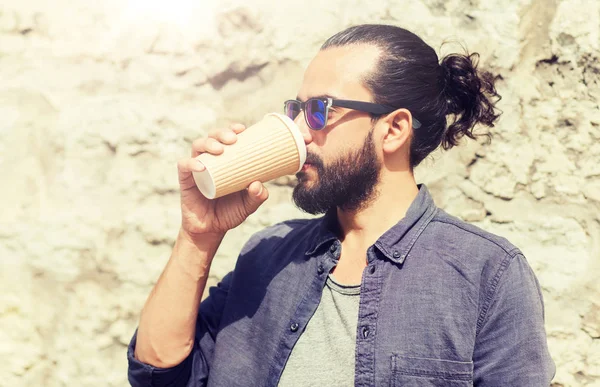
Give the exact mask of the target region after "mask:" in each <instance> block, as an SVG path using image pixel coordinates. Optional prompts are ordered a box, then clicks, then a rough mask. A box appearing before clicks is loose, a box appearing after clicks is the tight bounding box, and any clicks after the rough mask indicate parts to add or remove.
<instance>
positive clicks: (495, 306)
mask: <svg viewBox="0 0 600 387" xmlns="http://www.w3.org/2000/svg"><path fill="white" fill-rule="evenodd" d="M335 223H336V221H335V212H333V213H331V214H328V215H325V216H324V217H321V218H318V219H307V220H291V221H288V222H284V223H281V224H278V225H275V226H272V227H270V228H267V229H265V230H263V231H261V232H259V233H257V234H256V235H254V236H253V237H252V238H251V239H250V240H249V241H248V243H247V244H246V245H245V246H244V248H243V249H242V251H241V254H240V256H239V258H238V261H237V264H236V266H235V269H234V270H233V271H232V272H231V273H229V274H227V275H226V276H225V277H224V278H223V280H222V281H221V282H220V283H219V284H218V285H217V286H216V287H212V288H211V289H210V292H209V296H208V297H207V298H206V299H205V300H204V301H203V302H202V303H201V305H200V311H199V315H198V320H197V326H196V339H195V343H194V348H193V350H192V352H191V354H190V355H189V356H188V357H187V358H186V359H185V360H184V361H183V362H182V363H181V364H179V365H177V366H175V367H173V368H168V369H162V368H156V367H153V366H150V365H148V364H143V363H141V362H139V361H138V360H136V359H135V358H134V357H133V353H134V349H135V342H136V336H135V334H134V337H133V339H132V341H131V344H130V346H129V349H128V359H129V375H128V376H129V381H130V383H131V384H132V385H133V386H135V387H137V386H154V387H159V386H223V387H225V386H226V387H231V386H276V385H277V384H278V381H279V378H280V376H281V373H282V371H283V368H284V366H285V364H286V361H287V359H288V357H289V355H290V352H291V351H292V350H293V348H294V344H295V343H296V341H297V340H298V337H299V336H300V335H301V334H302V331H303V330H304V328H305V327H306V325H307V323H308V321H309V320H310V318H311V316H312V315H313V313H314V312H315V310H316V308H317V305H318V304H319V300H320V298H321V293H322V291H323V287H324V285H325V281H326V280H327V275H328V273H329V272H330V270H332V269H333V267H334V266H335V265H336V263H337V260H338V259H339V257H340V253H341V243H340V241H339V239H338V238H337V237H336V234H335V233H334V231H332V230H333V225H334V224H335ZM366 259H367V262H368V264H367V266H366V267H365V269H364V271H363V275H362V283H361V290H360V306H359V314H358V327H357V338H356V348H355V356H356V364H355V370H354V373H355V379H354V380H355V385H356V386H456V387H458V386H473V385H475V386H517V387H522V386H526V387H535V386H545V387H547V386H549V385H550V381H551V379H552V378H553V376H554V372H555V367H554V363H553V361H552V359H551V358H550V355H549V353H548V347H547V342H546V334H545V330H544V308H543V301H542V294H541V292H540V286H539V284H538V282H537V279H536V277H535V275H534V273H533V272H532V270H531V268H530V266H529V265H528V263H527V261H526V260H525V257H524V256H523V254H522V253H521V251H520V250H519V249H518V248H516V247H515V246H513V245H512V244H511V243H510V242H508V241H507V240H506V239H504V238H501V237H498V236H495V235H493V234H490V233H488V232H485V231H483V230H481V229H479V228H477V227H475V226H473V225H470V224H467V223H465V222H463V221H461V220H459V219H457V218H455V217H452V216H450V215H448V214H447V213H445V212H444V211H443V210H441V209H439V208H437V207H436V206H435V204H434V202H433V199H432V198H431V196H430V194H429V192H428V190H427V187H426V186H425V185H422V184H421V185H419V193H418V195H417V197H416V198H415V200H414V201H413V203H412V204H411V206H410V208H409V209H408V211H407V213H406V216H405V217H404V218H403V219H402V220H400V221H399V222H398V223H397V224H396V225H395V226H393V227H392V228H391V229H390V230H388V231H387V232H386V233H385V234H383V235H382V236H381V237H380V238H379V239H378V240H377V242H375V244H374V245H372V246H371V247H370V248H369V249H368V250H367V256H366ZM323 367H327V364H323ZM349 372H350V371H349Z"/></svg>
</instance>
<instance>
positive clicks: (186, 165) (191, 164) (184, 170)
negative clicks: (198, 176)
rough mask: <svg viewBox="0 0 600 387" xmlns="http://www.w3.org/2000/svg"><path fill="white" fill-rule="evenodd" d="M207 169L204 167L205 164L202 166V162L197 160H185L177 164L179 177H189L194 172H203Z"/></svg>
mask: <svg viewBox="0 0 600 387" xmlns="http://www.w3.org/2000/svg"><path fill="white" fill-rule="evenodd" d="M205 169H206V167H205V166H204V164H202V162H201V161H200V160H198V159H195V158H189V159H188V158H185V159H181V160H179V161H178V162H177V170H178V171H179V175H182V174H185V175H187V174H190V173H192V172H202V171H204V170H205Z"/></svg>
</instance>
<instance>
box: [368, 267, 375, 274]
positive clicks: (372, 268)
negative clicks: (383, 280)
mask: <svg viewBox="0 0 600 387" xmlns="http://www.w3.org/2000/svg"><path fill="white" fill-rule="evenodd" d="M369 272H371V274H375V266H371V269H369Z"/></svg>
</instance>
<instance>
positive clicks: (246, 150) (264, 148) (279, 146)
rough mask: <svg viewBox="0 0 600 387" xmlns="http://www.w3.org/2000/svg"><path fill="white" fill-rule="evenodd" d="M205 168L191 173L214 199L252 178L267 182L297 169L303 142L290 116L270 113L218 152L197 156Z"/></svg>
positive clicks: (303, 151)
mask: <svg viewBox="0 0 600 387" xmlns="http://www.w3.org/2000/svg"><path fill="white" fill-rule="evenodd" d="M197 158H198V160H200V161H201V162H202V164H204V166H205V167H206V169H205V170H204V171H202V172H194V173H193V175H194V180H195V181H196V185H197V186H198V189H199V190H200V192H202V194H203V195H204V196H205V197H207V198H208V199H216V198H219V197H221V196H225V195H228V194H230V193H233V192H237V191H241V190H243V189H245V188H247V187H248V186H249V185H250V183H252V182H253V181H261V182H263V183H264V182H267V181H269V180H273V179H276V178H278V177H281V176H285V175H291V174H295V173H297V172H299V171H300V170H301V169H302V166H303V165H304V162H305V161H306V144H305V143H304V137H303V136H302V133H301V132H300V129H299V128H298V126H297V125H296V124H295V123H294V121H292V120H291V119H290V118H289V117H287V116H285V115H282V114H277V113H269V114H267V115H265V116H264V117H263V119H262V120H260V121H259V122H257V123H256V124H254V125H252V126H250V127H249V128H246V130H244V131H243V132H242V133H240V134H238V135H237V141H236V142H235V144H232V145H225V150H224V152H223V153H222V154H220V155H211V154H208V153H203V154H201V155H200V156H198V157H197Z"/></svg>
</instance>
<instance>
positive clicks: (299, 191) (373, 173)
mask: <svg viewBox="0 0 600 387" xmlns="http://www.w3.org/2000/svg"><path fill="white" fill-rule="evenodd" d="M306 162H307V163H308V164H310V165H311V166H313V167H314V168H315V170H316V179H315V181H314V183H313V184H312V186H309V181H308V173H306V172H298V173H297V174H296V177H297V178H298V184H297V185H296V187H294V192H293V194H292V199H293V201H294V204H295V205H296V207H298V208H299V209H301V210H302V211H304V212H307V213H309V214H312V215H319V214H324V213H326V212H327V211H329V210H331V209H333V208H336V207H337V208H339V209H340V210H343V211H349V212H354V211H358V210H361V209H363V208H365V207H367V206H368V205H369V203H371V201H372V200H374V199H375V198H376V197H377V191H376V187H377V184H378V183H379V170H380V168H381V162H380V161H379V160H378V159H377V152H376V149H375V143H374V141H373V128H371V131H370V132H369V134H368V135H367V138H366V139H365V142H364V144H363V146H362V148H361V149H358V150H354V151H350V152H348V153H346V154H344V155H342V156H340V157H338V158H337V159H336V160H334V161H333V162H332V163H330V165H327V166H325V164H324V163H323V160H321V158H320V157H319V156H317V155H315V154H312V153H308V154H307V157H306Z"/></svg>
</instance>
